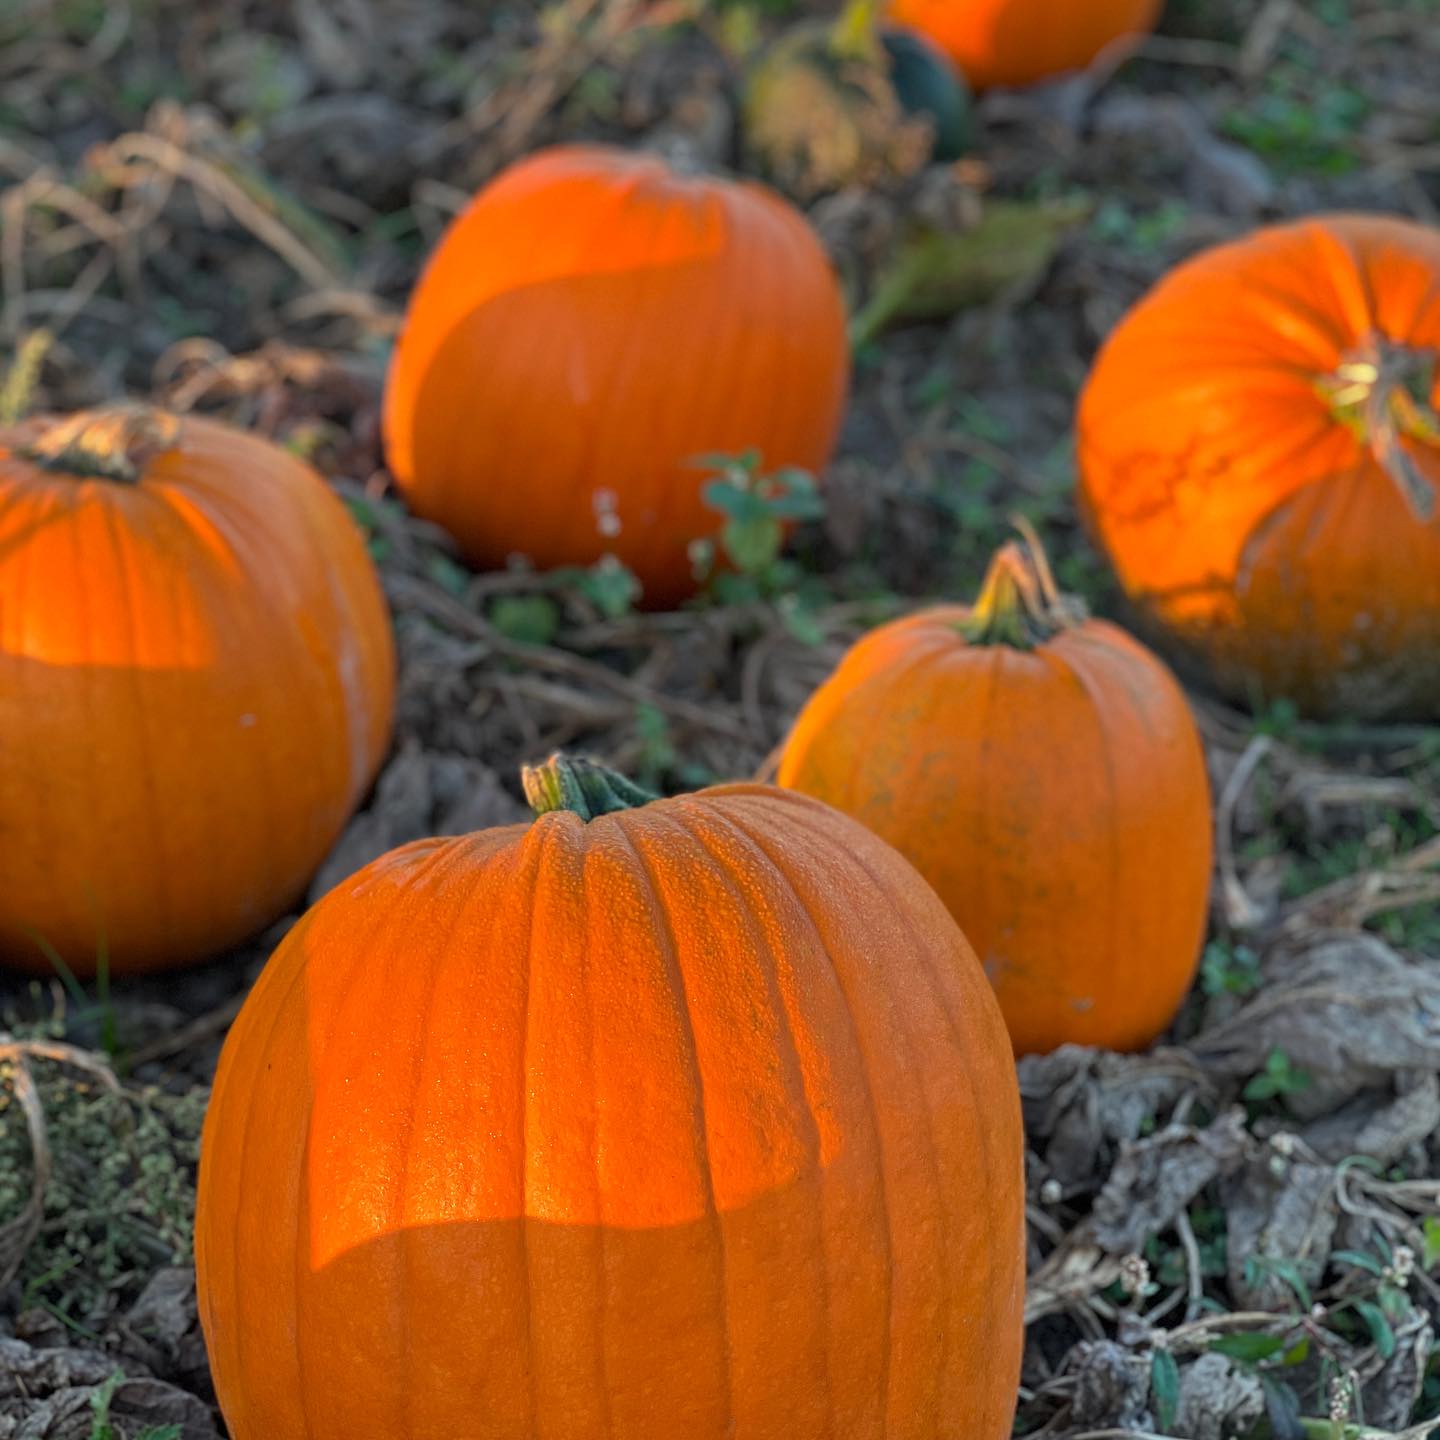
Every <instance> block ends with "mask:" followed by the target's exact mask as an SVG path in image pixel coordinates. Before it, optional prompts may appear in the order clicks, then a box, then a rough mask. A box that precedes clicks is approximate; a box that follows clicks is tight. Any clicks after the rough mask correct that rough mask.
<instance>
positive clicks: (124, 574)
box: [77, 505, 274, 953]
mask: <svg viewBox="0 0 1440 1440" xmlns="http://www.w3.org/2000/svg"><path fill="white" fill-rule="evenodd" d="M101 514H102V516H103V518H104V522H105V530H106V533H107V534H108V536H109V538H110V548H111V551H112V553H113V554H114V557H115V560H114V563H115V574H116V576H117V578H118V580H119V585H118V590H119V597H120V604H119V606H118V607H117V608H118V609H119V610H120V611H121V613H122V614H123V615H124V616H125V619H124V621H123V622H122V623H123V627H124V629H125V630H126V632H127V634H128V638H129V649H130V653H131V656H132V657H135V658H138V655H137V652H138V651H140V650H141V649H142V648H143V647H142V645H141V643H140V633H139V630H140V626H139V607H138V605H137V604H136V597H135V591H134V586H133V584H132V580H131V563H130V562H131V556H130V555H129V553H128V547H127V546H126V545H125V542H124V537H123V536H122V535H121V533H120V529H119V526H118V525H117V523H116V516H115V509H114V507H113V506H110V505H106V506H102V507H101ZM77 549H78V540H77ZM81 573H82V576H83V577H84V578H82V579H81V584H82V585H88V580H89V567H88V566H87V567H83V568H82V572H81ZM133 680H134V676H133V674H132V681H133ZM129 689H130V700H131V705H132V712H131V713H132V716H133V723H134V725H135V727H136V730H137V731H138V733H139V735H140V737H141V743H140V745H139V747H138V751H137V755H136V760H137V765H136V774H137V779H138V781H139V785H140V790H141V793H142V795H143V796H144V800H143V803H142V804H141V805H140V806H139V807H138V813H140V814H143V815H144V820H143V822H142V824H141V827H140V828H141V829H142V830H143V832H144V833H145V835H146V838H147V839H148V840H149V842H150V851H151V854H152V855H153V857H154V871H153V873H154V874H155V876H156V877H157V879H158V880H159V882H160V883H159V887H158V889H157V891H156V894H155V896H154V897H153V898H155V899H158V900H159V902H160V905H159V909H160V911H161V914H162V916H163V918H164V921H165V929H166V930H167V931H170V930H172V929H173V927H174V923H175V890H174V878H175V867H174V865H173V864H172V863H171V857H170V856H169V855H167V854H166V853H165V850H166V846H165V842H164V839H163V836H162V833H161V828H160V821H161V817H162V815H163V810H164V807H163V806H162V805H161V803H160V794H159V788H158V787H157V785H156V783H155V752H154V749H153V748H152V746H151V744H150V741H151V725H150V721H149V717H148V715H147V714H146V707H145V705H144V702H143V698H142V696H141V695H140V693H139V686H138V684H137V683H132V684H131V686H130V687H129ZM266 809H267V811H268V807H266ZM266 851H267V854H273V853H274V852H273V849H272V847H270V846H266ZM266 879H267V880H268V879H269V876H268V874H267V876H266ZM95 920H96V923H97V926H98V927H99V932H100V933H99V934H97V936H96V941H97V944H98V943H101V942H103V943H104V944H105V948H106V951H107V953H108V950H109V945H108V941H107V940H105V935H104V927H105V917H104V915H103V914H101V913H99V912H98V910H97V912H96V915H95Z"/></svg>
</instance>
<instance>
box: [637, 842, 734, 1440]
mask: <svg viewBox="0 0 1440 1440" xmlns="http://www.w3.org/2000/svg"><path fill="white" fill-rule="evenodd" d="M666 818H667V819H669V820H670V823H671V825H672V826H674V827H675V828H677V829H679V830H680V831H681V833H682V834H684V835H686V836H687V837H688V836H689V834H690V832H689V830H688V828H687V827H685V826H683V825H676V822H675V820H674V818H673V817H666ZM615 833H616V834H617V835H619V836H620V837H621V838H622V839H623V840H624V842H625V844H626V845H627V846H628V847H629V850H630V854H631V856H632V858H633V860H634V864H635V869H636V873H638V875H639V876H640V878H641V880H642V881H643V882H644V887H645V889H647V890H648V891H649V892H650V893H651V894H652V895H653V896H655V897H656V899H657V900H662V901H663V900H664V899H665V897H666V891H665V886H664V884H663V882H662V881H661V880H660V878H659V876H658V875H657V873H656V871H655V868H654V866H652V865H651V863H650V861H649V859H648V857H647V856H646V854H645V852H644V850H643V848H642V847H641V846H640V845H639V844H638V843H637V842H636V839H635V836H634V835H633V834H632V833H631V830H630V826H628V825H626V824H623V823H621V824H617V825H616V826H615ZM651 926H652V930H653V933H654V934H655V936H656V938H657V939H658V940H659V941H660V942H661V945H660V951H661V955H662V963H663V965H664V968H665V972H666V976H667V979H668V981H669V990H670V994H671V999H672V1002H673V1003H674V1005H675V1009H676V1015H677V1018H678V1019H679V1021H680V1023H681V1026H682V1029H683V1033H684V1037H685V1052H686V1057H687V1062H688V1063H687V1068H688V1070H689V1072H690V1075H689V1079H690V1082H691V1084H692V1085H693V1086H694V1094H695V1103H694V1121H693V1123H694V1127H695V1138H696V1140H697V1141H698V1142H699V1143H698V1144H697V1145H696V1147H695V1158H696V1161H697V1163H698V1165H699V1167H700V1173H701V1176H702V1177H703V1180H704V1185H705V1194H706V1201H707V1206H706V1208H707V1218H708V1219H709V1221H710V1225H711V1228H712V1230H713V1232H714V1235H715V1248H716V1252H717V1254H718V1256H719V1261H720V1266H719V1268H720V1286H719V1293H718V1295H717V1304H718V1307H719V1315H718V1317H717V1322H716V1323H717V1327H718V1333H719V1337H720V1345H719V1353H720V1361H721V1365H722V1368H723V1373H724V1376H725V1396H726V1400H725V1410H726V1414H727V1415H728V1416H729V1420H730V1425H731V1426H732V1427H733V1426H734V1424H735V1353H734V1339H733V1337H732V1336H731V1333H730V1306H729V1283H730V1266H729V1251H728V1247H727V1246H726V1243H725V1223H724V1220H723V1218H722V1217H721V1214H720V1202H719V1196H718V1195H717V1193H716V1189H715V1167H714V1163H713V1160H712V1157H711V1153H710V1125H709V1120H708V1117H707V1115H706V1111H705V1076H704V1071H703V1068H702V1066H701V1062H700V1042H699V1038H698V1037H697V1035H696V1032H695V1016H694V1012H693V1010H692V1009H691V1005H690V990H689V987H688V985H687V984H686V980H685V968H684V965H683V963H682V961H681V959H680V955H681V949H680V944H679V941H678V939H677V938H676V935H675V926H674V924H673V923H672V921H671V919H670V911H669V909H668V907H667V906H665V905H663V904H660V905H656V906H654V907H652V920H651Z"/></svg>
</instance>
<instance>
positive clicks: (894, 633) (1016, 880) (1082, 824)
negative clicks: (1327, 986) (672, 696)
mask: <svg viewBox="0 0 1440 1440" xmlns="http://www.w3.org/2000/svg"><path fill="white" fill-rule="evenodd" d="M778 778H779V782H780V784H781V785H784V786H789V787H792V788H794V789H797V790H802V791H804V792H805V793H806V794H809V795H814V796H816V797H818V798H819V799H821V800H824V801H826V802H828V803H829V804H831V805H834V806H836V807H838V808H839V809H841V810H843V811H845V812H846V813H847V814H849V815H853V816H854V817H855V818H856V819H857V820H860V821H862V822H863V823H864V824H865V825H866V826H868V827H869V828H870V829H871V830H873V831H874V832H875V833H876V834H877V835H879V836H880V837H881V838H882V839H885V840H888V841H889V842H890V843H891V844H892V845H894V846H895V847H896V849H898V850H899V851H900V852H901V853H902V854H903V855H905V856H906V858H907V859H909V860H910V861H911V862H912V863H913V864H914V865H915V867H916V868H917V869H918V870H919V871H920V873H921V874H922V875H924V876H925V878H926V879H927V880H929V881H930V883H931V884H932V885H933V886H934V887H935V889H936V891H937V892H938V894H939V895H940V897H941V898H942V899H943V900H944V901H945V902H946V904H947V905H949V907H950V910H951V913H952V914H953V915H954V916H955V918H956V920H957V921H959V923H960V925H961V928H962V929H963V930H964V931H965V934H966V935H967V936H968V937H969V939H970V941H971V943H972V944H973V945H974V946H975V950H976V953H977V954H978V955H979V957H980V960H981V962H982V964H983V965H984V967H985V971H986V973H987V974H988V975H989V977H990V980H991V982H992V984H993V985H994V987H995V991H996V994H997V995H998V997H999V1000H1000V1008H1001V1010H1002V1011H1003V1012H1004V1015H1005V1022H1006V1024H1007V1025H1008V1026H1009V1029H1010V1035H1011V1038H1012V1040H1013V1041H1014V1045H1015V1049H1016V1051H1017V1052H1018V1053H1020V1054H1030V1053H1044V1052H1047V1051H1050V1050H1053V1049H1055V1048H1056V1047H1057V1046H1060V1045H1064V1044H1078V1045H1096V1046H1100V1047H1102V1048H1104V1049H1108V1050H1137V1049H1142V1048H1143V1047H1145V1046H1146V1045H1148V1044H1150V1043H1151V1042H1152V1041H1153V1040H1155V1039H1156V1037H1157V1036H1158V1035H1160V1033H1161V1032H1162V1031H1163V1030H1164V1029H1165V1028H1166V1026H1168V1025H1169V1024H1170V1022H1171V1021H1172V1020H1173V1019H1174V1017H1175V1014H1176V1011H1177V1010H1178V1009H1179V1007H1180V1004H1181V1002H1182V1000H1183V999H1184V997H1185V995H1186V993H1187V991H1188V990H1189V987H1190V983H1191V981H1192V980H1193V978H1194V975H1195V967H1196V963H1197V961H1198V959H1199V955H1200V945H1201V941H1202V939H1203V937H1204V933H1205V922H1206V913H1207V898H1208V895H1209V887H1210V861H1211V822H1210V791H1209V782H1208V778H1207V775H1206V768H1205V757H1204V753H1203V751H1202V749H1201V745H1200V738H1199V735H1198V733H1197V731H1196V727H1195V723H1194V720H1193V719H1192V718H1191V714H1190V710H1189V707H1188V705H1187V704H1186V701H1185V697H1184V694H1183V693H1182V692H1181V690H1180V687H1179V686H1178V685H1177V684H1176V682H1175V680H1174V678H1173V677H1172V676H1171V675H1170V673H1169V671H1168V670H1166V668H1165V667H1164V665H1162V664H1161V663H1160V661H1159V660H1157V659H1156V658H1155V657H1154V656H1153V655H1152V654H1150V652H1149V651H1147V650H1146V649H1145V648H1144V647H1143V646H1141V645H1140V644H1139V643H1137V642H1136V641H1135V640H1133V639H1132V638H1131V637H1130V636H1128V635H1127V634H1125V632H1124V631H1122V630H1120V629H1118V628H1117V627H1116V626H1114V625H1111V624H1109V623H1108V622H1106V621H1103V620H1094V619H1088V618H1086V617H1085V615H1084V614H1083V612H1082V611H1081V610H1079V609H1078V607H1077V606H1076V604H1075V602H1073V601H1070V600H1068V599H1067V598H1066V597H1064V596H1062V595H1061V594H1060V592H1059V591H1058V589H1057V588H1056V586H1055V584H1054V580H1053V578H1052V576H1051V574H1050V570H1049V566H1048V564H1047V563H1046V562H1045V559H1044V556H1043V552H1041V551H1040V550H1039V548H1038V545H1036V546H1035V548H1033V549H1029V550H1027V549H1026V548H1023V547H1021V546H1019V545H1018V544H1012V545H1009V546H1007V547H1006V548H1005V549H1004V550H1002V551H1001V552H1000V554H999V555H998V556H997V557H996V560H995V562H994V565H993V567H992V569H991V572H990V576H989V578H988V580H987V582H986V586H985V589H984V592H983V594H982V596H981V598H980V600H979V602H978V603H977V604H976V605H975V606H974V607H970V608H967V607H964V606H957V605H947V606H940V607H937V608H934V609H930V610H926V611H923V612H921V613H919V614H916V615H912V616H909V617H907V618H905V619H902V620H897V621H894V622H892V623H891V624H888V625H885V626H882V627H881V628H880V629H878V630H875V631H873V632H871V633H870V634H869V635H867V636H865V637H864V638H863V639H862V640H861V641H860V642H859V643H858V644H857V645H856V646H855V647H854V648H853V649H852V650H851V651H850V652H849V654H848V655H847V656H846V657H845V659H844V660H843V661H842V662H841V664H840V667H839V669H838V670H837V671H836V672H835V674H834V675H833V676H831V678H830V679H829V680H827V681H826V682H825V684H824V685H822V686H821V688H820V689H819V690H818V691H817V692H816V693H815V695H814V696H813V697H812V698H811V700H810V702H809V703H808V704H807V705H806V707H805V708H804V710H802V711H801V713H800V716H799V718H798V719H797V720H796V722H795V726H794V728H793V730H792V732H791V734H790V736H789V738H788V740H787V741H786V744H785V748H784V750H783V752H782V755H781V759H780V765H779V775H778Z"/></svg>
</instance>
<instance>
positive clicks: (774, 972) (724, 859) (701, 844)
mask: <svg viewBox="0 0 1440 1440" xmlns="http://www.w3.org/2000/svg"><path fill="white" fill-rule="evenodd" d="M713 814H714V818H715V820H716V822H717V824H718V825H720V826H723V827H724V828H725V830H727V831H728V832H729V833H730V834H731V835H733V836H734V837H735V838H736V840H738V841H739V842H740V844H741V845H743V846H744V847H745V849H747V850H748V851H750V852H751V853H752V854H755V855H758V856H760V858H762V859H766V860H768V859H769V857H768V856H765V855H764V853H763V852H762V851H760V850H759V848H758V847H757V846H756V844H755V842H754V840H753V839H752V838H751V837H750V836H749V835H748V834H747V833H746V832H745V831H744V830H742V829H741V828H740V827H739V826H738V825H736V824H735V822H734V820H733V819H732V817H731V816H730V814H729V812H728V808H719V807H717V808H716V809H715V810H714V812H713ZM667 818H669V819H670V820H671V822H672V823H673V824H674V825H675V826H676V828H678V829H680V830H681V831H683V832H684V833H685V834H687V835H688V836H689V837H690V838H691V840H692V842H693V843H694V844H695V845H696V847H697V848H698V849H699V850H700V851H701V853H702V854H704V855H705V857H706V858H707V859H708V860H710V861H711V862H712V863H713V864H714V867H715V871H716V873H717V874H718V875H721V876H723V877H724V883H725V886H726V889H727V890H729V891H730V893H731V895H732V896H734V898H735V900H736V904H737V909H739V910H741V911H743V910H744V908H745V907H744V905H743V903H742V902H743V899H744V893H743V891H742V890H741V888H740V886H739V885H737V884H736V882H735V880H734V879H733V877H732V875H731V870H732V869H733V864H732V862H731V860H730V858H729V856H728V855H727V854H726V852H725V851H724V850H723V849H722V848H720V847H719V846H718V845H716V844H713V843H712V841H711V838H710V837H709V836H708V835H707V832H706V831H705V830H704V829H703V828H702V827H701V826H700V825H699V824H698V823H692V822H696V821H697V820H698V817H697V816H696V815H695V813H694V810H693V808H692V807H691V806H688V805H684V804H681V805H676V806H674V807H673V808H671V809H670V810H669V811H668V817H667ZM747 923H748V927H749V928H750V930H751V931H752V933H755V932H759V931H760V930H761V927H760V926H759V925H758V924H757V921H756V918H755V916H753V915H751V916H748V917H747ZM762 938H763V937H762ZM757 951H758V952H759V953H763V951H764V947H763V946H757ZM778 971H779V966H778V964H777V965H776V966H775V967H774V968H773V969H772V968H769V967H767V968H766V969H765V971H764V976H765V992H766V995H767V997H768V998H769V1001H770V1006H771V1011H772V1013H773V1015H774V1017H775V1022H776V1030H777V1032H778V1033H779V1035H780V1036H781V1037H782V1045H783V1053H784V1055H785V1057H786V1059H787V1060H788V1061H789V1062H790V1064H791V1067H792V1071H793V1081H794V1084H795V1086H796V1091H797V1093H796V1094H795V1095H793V1096H792V1103H793V1101H794V1100H798V1101H799V1104H798V1105H797V1106H796V1110H797V1111H798V1112H799V1113H800V1114H803V1116H804V1118H805V1122H806V1123H805V1129H806V1141H807V1149H809V1151H810V1154H811V1163H812V1164H813V1166H814V1176H813V1183H814V1186H815V1190H816V1194H817V1198H819V1197H821V1196H823V1194H824V1189H825V1172H824V1166H823V1164H822V1158H821V1157H822V1149H823V1143H822V1137H821V1134H820V1122H819V1119H818V1117H817V1115H816V1113H815V1103H814V1101H813V1100H812V1098H811V1095H810V1087H809V1085H808V1083H807V1075H806V1071H805V1064H804V1061H803V1059H802V1057H801V1055H800V1044H799V1041H798V1040H797V1038H796V1033H795V1023H794V1019H793V1017H792V1015H791V1011H790V1006H789V1004H788V1003H787V1002H786V998H785V994H784V992H783V989H782V987H781V984H780V976H779V973H778ZM786 1088H787V1090H788V1089H789V1088H790V1087H789V1086H788V1085H787V1087H786ZM821 1203H822V1207H823V1201H822V1202H821ZM819 1229H820V1236H819V1241H820V1245H819V1249H820V1262H821V1263H820V1296H819V1300H818V1302H817V1304H818V1309H817V1315H818V1323H817V1331H818V1333H819V1338H820V1351H821V1354H822V1357H823V1361H824V1372H823V1373H824V1387H825V1413H826V1416H827V1417H828V1420H829V1424H828V1426H827V1429H829V1431H830V1432H831V1434H832V1435H833V1433H834V1427H835V1392H834V1382H833V1378H832V1375H831V1370H830V1306H831V1294H832V1286H831V1268H832V1267H831V1255H830V1246H829V1243H828V1231H827V1230H826V1227H825V1226H824V1225H823V1224H822V1225H821V1226H820V1227H819Z"/></svg>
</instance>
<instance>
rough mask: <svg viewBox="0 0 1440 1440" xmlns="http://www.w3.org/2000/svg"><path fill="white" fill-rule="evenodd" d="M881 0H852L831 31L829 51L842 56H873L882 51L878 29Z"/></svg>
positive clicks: (854, 57)
mask: <svg viewBox="0 0 1440 1440" xmlns="http://www.w3.org/2000/svg"><path fill="white" fill-rule="evenodd" d="M878 11H879V0H849V4H847V5H846V6H845V8H844V10H842V11H841V12H840V18H839V19H838V20H836V22H835V28H834V29H833V30H832V31H831V32H830V52H831V54H833V55H836V56H838V57H839V58H840V59H841V60H874V59H876V58H877V57H878V55H879V53H880V37H879V35H878V33H877V31H876V28H875V27H876V20H877V17H878Z"/></svg>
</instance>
